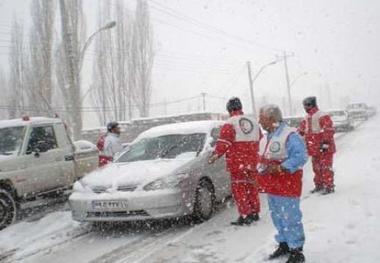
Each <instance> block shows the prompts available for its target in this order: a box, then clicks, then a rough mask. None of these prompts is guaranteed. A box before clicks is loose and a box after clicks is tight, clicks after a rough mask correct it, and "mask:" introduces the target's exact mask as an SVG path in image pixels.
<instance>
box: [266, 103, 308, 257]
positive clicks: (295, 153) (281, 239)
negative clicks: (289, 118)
mask: <svg viewBox="0 0 380 263" xmlns="http://www.w3.org/2000/svg"><path fill="white" fill-rule="evenodd" d="M259 123H260V124H261V126H262V127H263V129H264V130H266V131H267V132H268V134H267V136H266V144H265V148H264V151H263V155H262V156H261V159H260V163H259V165H258V172H259V174H261V175H262V176H260V177H259V184H260V186H261V188H262V190H263V191H264V192H266V193H267V194H268V204H269V210H270V212H271V217H272V221H273V224H274V226H275V227H276V229H277V234H276V236H275V239H276V241H277V242H278V243H279V246H278V248H277V249H276V250H275V251H274V252H273V253H272V254H271V255H270V256H269V259H276V258H279V257H281V256H285V255H289V258H288V260H287V261H286V262H287V263H299V262H304V261H305V256H304V255H303V252H302V251H303V245H304V242H305V234H304V230H303V224H302V213H301V210H300V196H301V192H302V174H303V168H302V167H303V166H304V164H305V163H306V161H307V152H306V146H305V143H304V140H303V139H302V137H301V136H300V135H299V134H298V133H297V132H296V130H295V129H293V128H290V127H289V126H287V125H286V123H285V122H283V121H282V113H281V110H280V109H279V107H278V106H276V105H268V106H265V107H263V108H261V110H260V117H259Z"/></svg>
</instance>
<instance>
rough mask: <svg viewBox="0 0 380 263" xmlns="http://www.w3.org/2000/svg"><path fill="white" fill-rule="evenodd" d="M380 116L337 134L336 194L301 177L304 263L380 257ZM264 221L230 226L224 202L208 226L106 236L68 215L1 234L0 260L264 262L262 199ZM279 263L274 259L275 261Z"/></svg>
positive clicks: (230, 209) (122, 228) (269, 236)
mask: <svg viewBox="0 0 380 263" xmlns="http://www.w3.org/2000/svg"><path fill="white" fill-rule="evenodd" d="M379 121H380V117H379V116H377V117H375V118H373V119H371V120H369V121H368V122H365V123H363V124H362V125H360V126H359V127H358V128H357V129H356V130H355V131H353V132H351V133H348V134H344V135H339V138H338V140H337V145H338V153H337V155H336V158H335V170H336V173H335V175H336V176H335V178H336V192H335V193H334V194H332V195H327V196H321V195H318V194H316V195H311V194H309V190H310V189H312V187H313V185H312V173H311V168H310V164H308V165H307V167H306V169H305V175H304V188H303V189H304V194H303V200H302V211H303V214H304V219H303V221H304V226H305V233H306V244H305V255H306V259H307V262H315V263H321V262H323V263H329V262H334V263H338V262H342V263H343V262H344V263H372V262H378V261H379V259H380V249H379V248H380V205H379V204H377V202H378V201H379V200H380V191H377V188H378V187H379V185H380V177H379V175H378V171H380V151H379V149H380V137H379V134H380V133H379V129H380V122H379ZM262 203H263V206H262V211H263V212H262V215H261V216H262V219H261V220H260V221H259V222H258V223H256V224H255V225H252V226H249V227H248V226H246V227H234V226H230V224H229V222H230V221H231V220H233V219H235V218H236V217H237V212H236V209H235V207H234V206H233V205H232V204H231V203H227V204H226V205H225V207H222V208H221V209H220V210H219V211H218V213H217V214H216V215H215V216H214V217H213V218H212V219H211V220H210V221H208V222H206V223H203V224H201V225H196V226H188V225H184V224H181V223H177V224H169V223H166V224H165V225H163V226H159V225H157V224H154V223H153V224H154V225H156V226H157V227H156V228H154V229H150V228H148V227H146V226H141V225H140V226H139V227H136V226H134V227H132V226H131V225H130V224H121V225H118V226H116V227H111V228H106V229H105V230H104V231H100V230H96V229H93V228H91V227H90V226H89V225H88V224H79V223H77V222H74V221H72V219H71V216H70V212H69V211H59V212H53V213H49V214H48V215H46V216H44V217H43V218H42V219H40V220H38V221H34V222H20V223H17V224H15V225H13V226H11V227H9V228H7V229H5V230H3V231H1V232H0V261H4V262H39V263H40V262H41V263H42V262H58V263H59V262H128V263H133V262H147V263H161V262H162V263H163V262H172V263H177V262H178V263H197V262H202V263H203V262H205V263H214V262H215V263H222V262H226V263H228V262H242V263H248V262H251V263H252V262H253V263H256V262H257V263H259V262H265V258H266V256H267V254H268V253H270V252H271V251H272V250H273V249H274V246H275V242H274V241H273V235H274V227H273V226H272V223H271V220H270V217H269V213H268V210H267V205H266V200H265V196H264V195H263V196H262ZM284 261H285V260H284V259H282V260H278V261H273V262H274V263H279V262H284Z"/></svg>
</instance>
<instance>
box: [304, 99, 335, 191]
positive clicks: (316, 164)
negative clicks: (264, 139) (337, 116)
mask: <svg viewBox="0 0 380 263" xmlns="http://www.w3.org/2000/svg"><path fill="white" fill-rule="evenodd" d="M303 106H304V109H305V111H306V113H307V115H306V117H305V119H304V120H303V121H302V122H301V124H300V127H299V129H298V131H299V133H300V134H301V135H302V136H303V137H304V139H305V142H306V145H307V150H308V154H309V155H310V156H311V157H312V165H313V171H314V185H315V188H314V189H313V190H312V191H311V192H312V193H315V192H321V193H322V194H330V193H333V192H334V189H335V185H334V171H333V156H334V154H335V152H336V148H335V140H334V133H335V130H334V127H333V122H332V120H331V117H330V116H329V115H328V114H326V113H323V112H322V111H320V110H319V109H318V106H317V98H316V97H307V98H305V99H304V100H303Z"/></svg>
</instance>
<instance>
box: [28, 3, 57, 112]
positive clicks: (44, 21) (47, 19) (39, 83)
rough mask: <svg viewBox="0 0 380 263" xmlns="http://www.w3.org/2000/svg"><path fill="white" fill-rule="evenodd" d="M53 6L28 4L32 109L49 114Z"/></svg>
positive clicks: (50, 102) (51, 86) (51, 81)
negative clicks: (29, 9) (33, 107)
mask: <svg viewBox="0 0 380 263" xmlns="http://www.w3.org/2000/svg"><path fill="white" fill-rule="evenodd" d="M55 10H56V4H55V1H52V0H33V1H32V4H31V15H32V26H31V29H30V41H29V43H30V53H29V54H30V55H29V57H30V61H29V65H28V70H27V73H28V74H27V77H28V81H27V83H28V87H29V93H30V96H31V97H32V99H33V102H34V105H35V107H36V108H37V109H38V110H39V111H40V113H42V112H45V113H46V112H48V111H49V110H50V109H49V106H48V105H51V104H52V96H53V79H52V72H53V32H54V20H55Z"/></svg>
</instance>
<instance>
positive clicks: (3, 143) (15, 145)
mask: <svg viewBox="0 0 380 263" xmlns="http://www.w3.org/2000/svg"><path fill="white" fill-rule="evenodd" d="M23 135H24V127H22V126H20V127H8V128H1V129H0V155H13V154H17V153H18V151H19V150H20V148H21V145H22V141H23Z"/></svg>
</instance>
